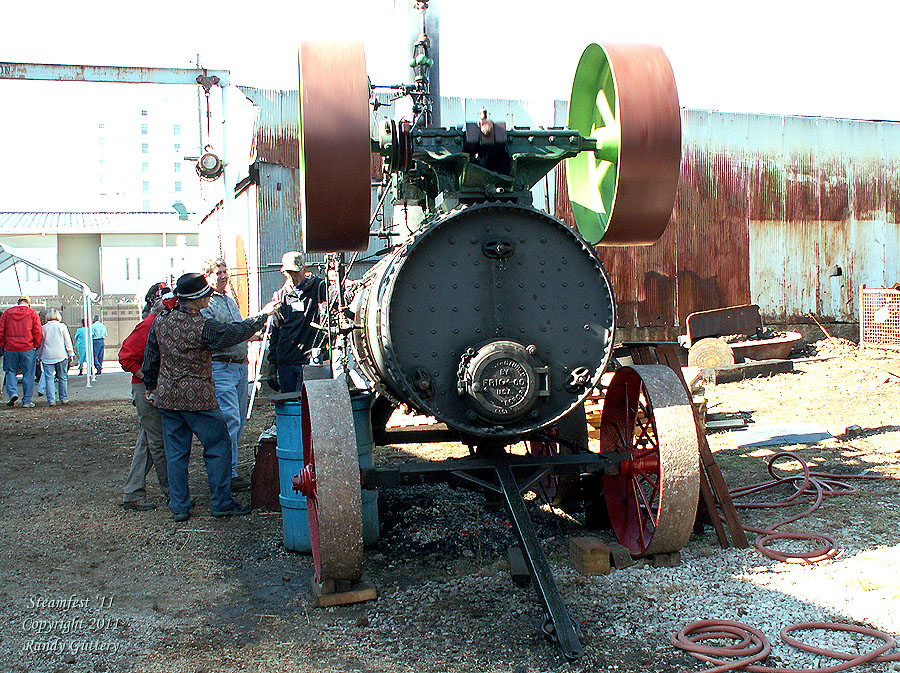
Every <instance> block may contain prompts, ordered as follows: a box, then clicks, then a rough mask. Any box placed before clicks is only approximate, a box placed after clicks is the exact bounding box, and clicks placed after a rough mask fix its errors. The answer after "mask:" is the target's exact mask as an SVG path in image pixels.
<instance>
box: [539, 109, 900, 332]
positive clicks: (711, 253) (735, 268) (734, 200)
mask: <svg viewBox="0 0 900 673" xmlns="http://www.w3.org/2000/svg"><path fill="white" fill-rule="evenodd" d="M561 110H564V106H562V107H561ZM561 118H562V119H564V117H561ZM682 133H683V136H682V137H683V140H682V162H681V178H680V180H679V185H678V191H677V195H676V203H675V210H674V213H673V217H672V220H671V221H670V223H669V227H668V229H667V230H666V233H665V234H664V235H663V237H662V238H661V239H660V240H659V241H658V242H657V243H656V244H654V245H652V246H648V247H646V248H624V247H598V251H599V253H600V256H601V257H602V258H603V260H604V263H605V264H606V266H607V269H608V270H609V271H610V275H611V277H612V282H613V287H614V288H615V291H616V298H617V300H618V306H619V325H620V326H622V327H639V328H660V329H658V330H654V329H651V330H649V332H650V333H651V334H652V333H653V332H656V331H658V332H659V334H658V335H657V336H658V337H659V338H663V337H667V338H671V337H672V336H673V335H675V334H678V333H681V332H682V331H683V326H684V325H685V318H686V317H687V316H688V315H689V314H690V313H692V312H694V311H701V310H707V309H713V308H720V307H724V306H733V305H737V304H747V303H755V304H759V306H760V309H761V311H762V314H763V316H764V321H765V322H766V323H768V324H796V323H808V322H811V319H810V317H809V316H810V314H812V315H813V316H815V317H816V319H817V320H819V321H820V322H823V323H824V322H827V323H856V322H858V320H859V316H858V312H859V305H858V303H859V286H860V284H866V285H868V286H870V287H882V286H890V285H892V284H893V283H896V282H898V281H900V224H898V223H900V191H898V190H900V123H897V122H874V121H857V120H848V119H828V118H816V117H784V116H777V115H759V114H736V113H721V112H713V111H705V110H682ZM555 182H556V186H557V194H556V199H555V208H556V214H557V215H558V216H559V217H562V218H563V219H566V220H567V221H568V222H569V223H570V224H571V223H572V222H573V221H572V219H571V210H570V208H569V204H568V198H567V193H566V188H565V170H564V167H561V168H560V169H557V175H556V180H555ZM644 331H645V332H647V330H644ZM819 336H821V334H820V335H819Z"/></svg>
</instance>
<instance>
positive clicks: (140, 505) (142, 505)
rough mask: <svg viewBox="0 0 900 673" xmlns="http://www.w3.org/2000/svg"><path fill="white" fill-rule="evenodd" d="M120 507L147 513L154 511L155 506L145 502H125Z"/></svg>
mask: <svg viewBox="0 0 900 673" xmlns="http://www.w3.org/2000/svg"><path fill="white" fill-rule="evenodd" d="M122 507H123V508H124V509H136V510H137V511H138V512H149V511H150V510H151V509H156V505H154V504H153V503H152V502H147V501H146V500H126V501H125V502H123V503H122Z"/></svg>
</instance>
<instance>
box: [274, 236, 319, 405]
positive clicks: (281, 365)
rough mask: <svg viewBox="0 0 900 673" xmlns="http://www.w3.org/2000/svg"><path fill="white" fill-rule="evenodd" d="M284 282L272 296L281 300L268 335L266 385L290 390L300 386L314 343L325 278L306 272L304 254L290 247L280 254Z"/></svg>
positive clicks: (296, 389)
mask: <svg viewBox="0 0 900 673" xmlns="http://www.w3.org/2000/svg"><path fill="white" fill-rule="evenodd" d="M281 273H282V274H283V275H284V277H285V282H284V285H283V286H282V287H281V289H280V290H277V291H276V292H275V294H274V295H273V296H272V299H274V300H277V301H278V302H280V303H281V306H280V308H279V309H278V310H277V311H276V312H275V314H274V319H273V321H272V331H271V333H270V335H269V358H268V360H269V379H268V382H269V385H270V386H271V387H272V388H273V389H274V390H281V392H284V393H292V392H295V391H298V390H300V388H301V386H302V385H303V365H306V364H309V359H310V352H311V351H312V348H313V346H315V345H316V343H317V337H318V338H321V337H320V336H319V330H318V328H316V327H314V326H313V323H318V322H320V321H319V315H320V306H321V305H322V304H323V303H324V302H325V291H326V289H325V288H326V283H325V279H323V278H319V277H318V276H313V275H309V276H307V275H306V260H305V259H304V258H303V254H302V253H300V252H297V251H296V250H292V251H291V252H286V253H284V255H282V257H281Z"/></svg>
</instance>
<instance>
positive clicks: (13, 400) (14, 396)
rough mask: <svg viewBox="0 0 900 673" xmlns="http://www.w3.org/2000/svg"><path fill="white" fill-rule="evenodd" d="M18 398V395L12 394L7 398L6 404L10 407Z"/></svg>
mask: <svg viewBox="0 0 900 673" xmlns="http://www.w3.org/2000/svg"><path fill="white" fill-rule="evenodd" d="M18 399H19V396H18V395H13V396H12V397H10V398H9V402H7V403H6V406H8V407H11V406H12V405H14V404H15V403H16V400H18Z"/></svg>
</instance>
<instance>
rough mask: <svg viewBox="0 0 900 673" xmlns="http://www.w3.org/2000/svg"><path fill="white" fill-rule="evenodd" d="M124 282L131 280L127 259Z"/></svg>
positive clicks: (126, 260)
mask: <svg viewBox="0 0 900 673" xmlns="http://www.w3.org/2000/svg"><path fill="white" fill-rule="evenodd" d="M125 280H131V265H130V264H128V258H127V257H126V258H125Z"/></svg>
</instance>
